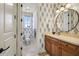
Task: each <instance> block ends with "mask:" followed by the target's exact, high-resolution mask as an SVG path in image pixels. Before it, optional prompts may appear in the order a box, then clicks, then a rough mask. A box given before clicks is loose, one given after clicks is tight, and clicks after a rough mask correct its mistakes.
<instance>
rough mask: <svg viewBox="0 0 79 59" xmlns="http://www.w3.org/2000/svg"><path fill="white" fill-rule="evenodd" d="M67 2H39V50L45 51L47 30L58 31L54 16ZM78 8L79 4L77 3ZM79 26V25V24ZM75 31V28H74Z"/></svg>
mask: <svg viewBox="0 0 79 59" xmlns="http://www.w3.org/2000/svg"><path fill="white" fill-rule="evenodd" d="M65 5H66V3H65V4H61V3H57V4H53V3H52V4H51V3H50V4H49V3H44V4H39V10H38V21H37V22H38V23H37V25H38V26H37V27H38V30H37V40H38V49H39V51H44V48H45V43H44V39H45V37H44V35H45V32H54V31H55V32H56V31H57V30H58V29H55V28H56V26H54V21H55V20H54V17H55V15H56V10H57V9H60V7H62V6H65ZM77 8H78V4H77ZM77 27H78V26H77ZM74 31H75V30H74Z"/></svg>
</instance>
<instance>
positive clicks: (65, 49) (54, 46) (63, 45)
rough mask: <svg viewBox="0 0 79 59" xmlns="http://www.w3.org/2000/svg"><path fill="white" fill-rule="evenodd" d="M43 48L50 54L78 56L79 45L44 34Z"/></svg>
mask: <svg viewBox="0 0 79 59" xmlns="http://www.w3.org/2000/svg"><path fill="white" fill-rule="evenodd" d="M45 49H46V51H47V52H48V53H49V54H50V55H52V56H79V46H76V45H73V44H70V43H68V42H64V41H61V40H59V39H57V38H54V37H50V36H47V35H45Z"/></svg>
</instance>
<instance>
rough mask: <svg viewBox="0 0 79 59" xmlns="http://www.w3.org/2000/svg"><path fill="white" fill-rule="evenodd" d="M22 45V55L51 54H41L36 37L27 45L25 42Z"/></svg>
mask: <svg viewBox="0 0 79 59" xmlns="http://www.w3.org/2000/svg"><path fill="white" fill-rule="evenodd" d="M22 45H23V50H22V56H49V55H48V54H45V53H46V52H44V53H41V54H39V52H38V49H37V43H36V40H35V39H34V40H33V41H32V42H31V44H29V45H26V44H24V43H23V44H22ZM44 54H45V55H44Z"/></svg>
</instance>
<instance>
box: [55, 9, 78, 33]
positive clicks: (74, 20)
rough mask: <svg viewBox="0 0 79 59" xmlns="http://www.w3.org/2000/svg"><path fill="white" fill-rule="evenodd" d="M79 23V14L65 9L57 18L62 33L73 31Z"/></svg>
mask: <svg viewBox="0 0 79 59" xmlns="http://www.w3.org/2000/svg"><path fill="white" fill-rule="evenodd" d="M78 22H79V14H78V12H77V11H76V10H73V9H65V10H63V11H61V12H60V13H59V14H58V15H57V17H56V25H57V28H58V29H59V30H60V31H67V32H68V31H71V30H73V29H74V28H75V27H76V26H77V24H78Z"/></svg>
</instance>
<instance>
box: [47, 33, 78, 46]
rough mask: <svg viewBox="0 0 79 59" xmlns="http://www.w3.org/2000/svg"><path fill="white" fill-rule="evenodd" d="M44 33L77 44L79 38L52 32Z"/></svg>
mask: <svg viewBox="0 0 79 59" xmlns="http://www.w3.org/2000/svg"><path fill="white" fill-rule="evenodd" d="M45 35H48V36H51V37H54V38H57V39H59V40H62V41H65V42H68V43H71V44H74V45H77V46H79V38H75V37H71V36H65V35H58V34H52V33H45Z"/></svg>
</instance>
